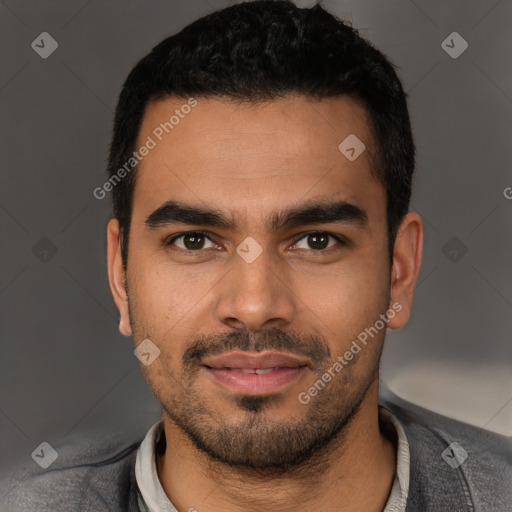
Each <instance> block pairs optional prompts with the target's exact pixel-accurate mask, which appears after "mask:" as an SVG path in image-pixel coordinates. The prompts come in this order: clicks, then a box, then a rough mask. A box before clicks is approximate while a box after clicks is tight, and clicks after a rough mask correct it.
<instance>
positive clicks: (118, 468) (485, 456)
mask: <svg viewBox="0 0 512 512" xmlns="http://www.w3.org/2000/svg"><path fill="white" fill-rule="evenodd" d="M384 395H385V396H384ZM384 395H383V394H382V393H381V399H380V404H381V405H382V406H383V407H385V408H387V409H389V410H390V411H392V412H393V413H394V414H395V416H397V418H398V419H399V421H400V422H401V424H402V425H403V428H404V430H405V433H406V435H407V438H408V441H409V449H410V484H409V485H410V487H409V497H408V500H407V508H406V512H473V511H474V512H512V440H511V439H510V438H508V437H505V436H500V435H498V434H494V433H491V432H488V431H486V430H482V429H479V428H476V427H473V426H470V425H467V424H465V423H461V422H459V421H456V420H453V419H449V418H447V417H445V416H441V415H439V414H435V413H433V412H431V411H428V410H426V409H423V408H421V407H418V406H416V405H413V404H411V403H409V402H406V401H404V400H401V399H400V398H398V397H396V396H395V395H393V394H391V393H390V392H389V391H385V392H384ZM141 441H142V438H138V439H136V440H132V441H131V442H130V440H125V439H122V438H120V437H119V436H118V435H115V436H114V435H112V436H107V437H106V438H105V437H104V438H101V439H97V438H96V439H86V438H83V437H80V438H72V439H68V440H66V441H65V442H62V443H61V444H60V445H59V444H55V445H54V448H55V449H56V450H57V452H58V454H59V456H58V458H57V460H55V462H54V463H53V464H52V465H51V466H50V467H48V469H42V468H39V467H38V466H37V464H35V463H33V464H32V465H30V466H26V467H21V468H18V469H17V470H16V472H13V474H11V475H10V476H9V477H7V478H3V479H2V480H1V481H0V512H28V511H30V512H50V511H51V512H107V511H108V512H117V511H127V512H140V510H139V507H138V505H137V492H138V487H137V481H136V478H135V459H136V453H137V448H138V447H139V445H140V443H141ZM453 442H456V443H458V445H451V443H453ZM450 445H451V447H450ZM458 446H460V447H462V448H463V450H464V451H461V450H460V449H459V448H458ZM466 454H467V458H466ZM462 461H463V462H462ZM461 462H462V463H461ZM297 507H298V508H299V507H300V505H297ZM340 510H342V509H341V508H340Z"/></svg>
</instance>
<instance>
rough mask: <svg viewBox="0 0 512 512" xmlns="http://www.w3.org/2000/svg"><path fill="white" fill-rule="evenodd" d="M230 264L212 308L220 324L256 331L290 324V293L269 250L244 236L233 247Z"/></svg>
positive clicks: (292, 309)
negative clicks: (214, 306) (234, 251)
mask: <svg viewBox="0 0 512 512" xmlns="http://www.w3.org/2000/svg"><path fill="white" fill-rule="evenodd" d="M231 264H232V265H233V267H232V271H231V272H229V273H228V275H227V276H226V279H223V280H222V284H221V288H220V291H219V297H218V301H217V305H216V316H217V319H218V320H219V321H220V322H222V323H224V324H227V325H229V326H230V327H237V328H246V329H248V330H251V331H257V330H259V329H262V328H264V327H267V326H269V325H270V324H272V326H276V324H280V325H285V324H288V323H290V322H292V321H293V317H294V314H295V304H294V301H293V294H292V293H291V291H290V290H289V289H288V287H287V286H286V285H285V284H284V281H285V278H284V275H283V269H282V266H281V265H280V263H279V260H278V258H275V257H274V255H273V254H272V253H271V252H270V249H264V248H263V247H262V246H261V245H260V244H259V243H258V242H256V240H254V239H252V238H251V237H247V238H246V239H245V240H244V241H243V242H242V243H241V244H240V245H239V246H238V247H237V249H236V254H234V255H233V261H232V263H231Z"/></svg>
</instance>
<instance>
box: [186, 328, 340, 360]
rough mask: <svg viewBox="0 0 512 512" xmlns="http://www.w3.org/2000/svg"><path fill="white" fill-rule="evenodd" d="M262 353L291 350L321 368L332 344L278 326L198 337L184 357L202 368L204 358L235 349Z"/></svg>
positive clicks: (329, 354)
mask: <svg viewBox="0 0 512 512" xmlns="http://www.w3.org/2000/svg"><path fill="white" fill-rule="evenodd" d="M237 349H238V350H244V351H249V350H251V351H255V352H262V351H263V350H278V351H287V352H290V353H292V354H296V355H300V356H305V357H307V358H309V359H310V360H311V361H312V362H313V363H314V364H315V365H316V366H320V365H322V364H324V363H325V362H327V361H329V360H330V358H331V351H330V349H329V345H328V344H327V343H326V342H325V341H324V340H323V339H322V338H320V337H318V336H313V335H306V334H298V333H292V332H286V331H283V330H281V329H279V328H277V327H273V328H271V329H268V330H265V331H257V332H250V331H247V330H245V331H232V332H228V333H223V334H214V335H211V336H204V335H202V336H198V337H196V338H194V340H193V341H192V343H191V344H190V346H189V347H188V348H187V349H186V350H185V353H184V354H183V365H184V366H194V365H200V364H201V361H202V360H203V358H205V357H207V356H216V355H219V354H223V353H225V352H230V351H232V350H237Z"/></svg>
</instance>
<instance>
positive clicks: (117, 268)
mask: <svg viewBox="0 0 512 512" xmlns="http://www.w3.org/2000/svg"><path fill="white" fill-rule="evenodd" d="M107 265H108V280H109V283H110V291H111V292H112V296H113V297H114V302H115V303H116V306H117V309H118V310H119V315H120V320H119V331H120V332H121V334H123V335H124V336H131V335H132V327H131V323H130V312H129V308H128V294H127V293H126V275H125V271H124V267H123V260H122V257H121V244H120V239H119V222H118V220H117V219H110V221H109V223H108V226H107Z"/></svg>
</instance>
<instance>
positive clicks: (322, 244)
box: [295, 231, 345, 252]
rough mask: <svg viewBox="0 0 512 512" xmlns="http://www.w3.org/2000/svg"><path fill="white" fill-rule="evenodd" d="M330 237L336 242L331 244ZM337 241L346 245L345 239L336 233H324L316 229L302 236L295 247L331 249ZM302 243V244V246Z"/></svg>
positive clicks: (319, 250) (316, 249)
mask: <svg viewBox="0 0 512 512" xmlns="http://www.w3.org/2000/svg"><path fill="white" fill-rule="evenodd" d="M329 239H332V240H334V241H335V242H334V243H331V244H330V245H329ZM304 242H305V243H304ZM336 242H337V244H338V245H345V243H344V241H343V240H342V239H341V238H339V237H337V236H335V235H331V234H330V233H324V232H322V231H315V232H313V233H307V234H306V235H305V236H303V237H302V238H300V239H299V240H298V241H297V242H296V243H295V247H296V248H298V249H308V250H313V251H318V252H321V251H324V250H327V249H329V248H330V247H332V246H333V245H336ZM300 244H302V247H301V246H300Z"/></svg>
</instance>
